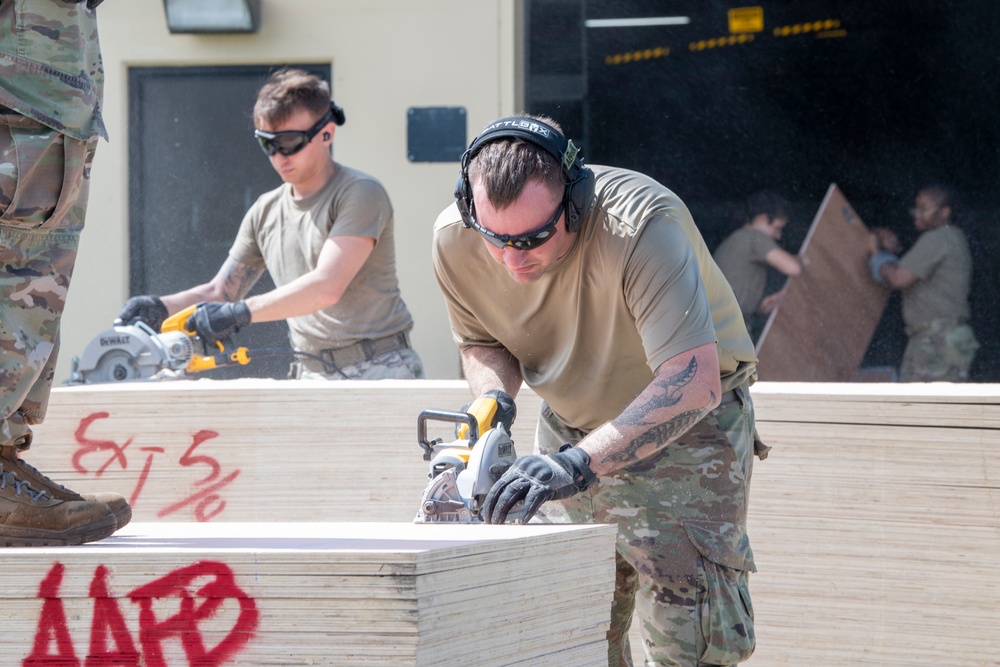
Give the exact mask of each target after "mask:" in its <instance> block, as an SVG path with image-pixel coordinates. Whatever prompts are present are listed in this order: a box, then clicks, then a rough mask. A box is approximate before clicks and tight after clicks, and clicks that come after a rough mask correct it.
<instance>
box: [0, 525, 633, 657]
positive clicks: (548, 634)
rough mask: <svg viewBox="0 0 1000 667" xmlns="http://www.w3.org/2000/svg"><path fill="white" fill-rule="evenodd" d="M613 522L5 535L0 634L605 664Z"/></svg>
mask: <svg viewBox="0 0 1000 667" xmlns="http://www.w3.org/2000/svg"><path fill="white" fill-rule="evenodd" d="M614 539H615V531H614V528H613V527H610V526H543V525H533V526H483V525H474V526H461V525H414V524H412V523H406V524H392V523H375V524H371V523H351V524H332V523H313V524H288V523H284V524H279V523H268V524H255V523H240V524H180V523H155V524H153V523H149V524H141V523H140V524H133V525H130V526H129V527H127V528H125V529H123V531H121V532H120V533H119V534H117V535H115V536H114V537H111V538H109V539H107V540H104V541H102V542H99V543H95V544H90V545H84V546H81V547H64V548H55V549H48V548H46V549H16V550H7V551H8V552H9V553H8V556H9V561H8V563H7V565H6V566H5V569H4V573H5V584H4V586H3V587H0V597H2V598H3V599H2V603H0V623H2V624H3V628H4V632H3V636H2V639H0V646H2V649H3V650H2V653H3V655H5V656H8V658H9V659H10V661H11V662H10V663H4V664H25V665H73V664H75V665H81V664H84V661H86V664H87V665H96V664H101V665H146V666H147V667H164V666H166V665H177V666H180V665H199V666H201V667H210V666H212V667H215V666H221V665H330V666H336V667H352V666H355V665H357V666H359V667H360V666H368V665H382V666H385V665H400V666H403V665H416V666H427V667H439V666H440V665H476V666H477V667H490V666H497V667H499V666H514V665H519V666H523V667H529V666H530V667H536V666H538V665H553V666H556V665H583V666H597V665H602V664H607V640H606V636H605V635H606V632H607V629H608V624H609V619H610V611H611V598H612V591H613V589H614V578H615V574H614ZM15 575H16V576H15Z"/></svg>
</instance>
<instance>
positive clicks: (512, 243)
mask: <svg viewBox="0 0 1000 667" xmlns="http://www.w3.org/2000/svg"><path fill="white" fill-rule="evenodd" d="M565 206H566V202H565V201H563V202H562V203H561V204H559V208H557V209H556V214H555V216H554V217H553V218H552V220H551V221H550V222H548V223H547V224H545V225H544V226H542V227H539V228H538V229H536V230H534V231H531V232H525V233H524V234H517V235H514V236H511V235H510V234H497V233H495V232H491V231H490V230H488V229H486V228H485V227H483V226H482V225H480V224H479V221H478V220H476V202H475V201H473V202H472V206H471V207H470V210H469V212H470V213H471V215H470V216H469V218H470V222H471V223H472V228H473V229H475V230H476V231H477V232H479V233H480V234H482V235H483V238H485V239H486V240H487V241H489V242H490V243H492V244H493V245H495V246H496V247H498V248H508V247H509V248H514V249H515V250H534V249H535V248H537V247H538V246H540V245H542V244H543V243H545V242H546V241H548V240H549V239H551V238H552V237H553V236H555V229H556V225H557V224H559V218H561V217H562V214H563V209H564V208H565Z"/></svg>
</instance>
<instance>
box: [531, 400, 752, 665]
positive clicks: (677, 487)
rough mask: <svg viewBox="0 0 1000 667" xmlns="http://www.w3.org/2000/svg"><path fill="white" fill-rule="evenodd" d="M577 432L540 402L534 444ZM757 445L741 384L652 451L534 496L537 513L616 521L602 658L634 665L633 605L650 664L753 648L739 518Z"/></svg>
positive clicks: (728, 658) (746, 552)
mask: <svg viewBox="0 0 1000 667" xmlns="http://www.w3.org/2000/svg"><path fill="white" fill-rule="evenodd" d="M583 436H584V434H583V433H582V432H580V431H577V430H575V429H571V428H568V427H566V426H565V425H563V424H561V423H560V422H559V421H558V420H557V419H556V417H555V416H554V415H553V414H552V412H551V410H549V408H548V406H547V405H545V404H544V403H543V404H542V414H541V417H540V418H539V422H538V428H537V432H536V442H535V447H536V452H537V453H542V454H550V453H553V452H556V451H557V450H558V449H559V446H560V445H562V444H563V443H565V442H572V443H576V442H578V441H579V440H581V439H582V438H583ZM754 447H755V429H754V413H753V404H752V402H751V400H750V395H749V392H748V391H746V389H745V388H741V389H737V390H736V392H729V393H727V395H726V398H725V400H724V402H723V404H722V405H720V406H719V407H718V408H716V409H715V410H714V411H713V412H712V413H711V414H709V415H708V416H707V417H705V419H703V420H702V421H701V422H699V423H698V424H696V425H695V426H694V428H692V429H691V431H689V432H688V433H686V434H685V435H684V437H683V438H682V439H681V440H680V441H677V442H675V443H673V444H671V445H669V446H667V447H666V448H665V449H664V450H663V451H662V452H660V453H659V454H657V455H656V456H653V457H651V458H650V459H647V460H645V461H641V462H640V463H638V464H636V465H633V466H630V467H628V468H625V469H623V470H620V471H617V472H615V473H614V474H612V475H608V476H605V477H601V478H599V482H600V483H599V484H595V485H593V486H591V488H589V489H588V490H587V491H584V492H583V493H579V494H577V495H576V496H573V497H571V498H569V499H567V500H563V501H550V502H548V503H545V504H543V505H542V507H541V509H540V510H539V514H538V516H540V520H542V521H547V522H553V523H608V524H617V525H618V543H617V576H616V583H615V597H614V602H613V605H612V614H611V627H610V630H609V631H608V664H609V666H610V667H619V666H623V665H624V666H631V665H632V658H631V648H630V646H629V640H628V631H629V626H630V625H631V622H632V616H633V614H634V613H637V616H638V619H639V621H640V623H641V627H640V628H639V630H640V636H641V637H642V640H643V644H644V646H643V649H644V651H645V655H646V661H645V664H646V665H647V666H650V667H652V666H654V665H676V666H683V667H696V666H700V665H733V664H736V663H738V662H741V661H743V660H746V659H747V658H749V657H750V655H751V654H752V653H753V650H754V645H755V634H754V626H753V607H752V605H751V603H750V593H749V588H748V578H749V576H748V575H749V573H750V572H754V571H756V568H755V566H754V561H753V553H752V551H751V549H750V542H749V539H748V537H747V533H746V518H747V503H748V498H749V491H750V475H751V471H752V468H753V463H752V461H753V455H754Z"/></svg>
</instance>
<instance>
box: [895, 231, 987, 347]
mask: <svg viewBox="0 0 1000 667" xmlns="http://www.w3.org/2000/svg"><path fill="white" fill-rule="evenodd" d="M899 264H900V266H902V267H903V268H905V269H907V270H909V271H910V272H911V273H913V274H914V275H915V276H917V278H919V279H920V280H918V281H917V282H915V283H913V284H912V285H910V286H909V287H907V288H906V289H904V290H903V292H902V294H903V323H904V324H906V328H907V330H912V329H914V328H918V329H919V328H920V327H921V326H923V325H926V324H929V323H930V322H931V321H932V320H936V319H968V317H969V286H970V284H971V283H972V253H971V252H970V251H969V242H968V240H966V238H965V233H964V232H963V231H962V230H961V229H959V228H958V227H954V226H951V225H949V226H946V227H938V228H937V229H931V230H929V231H926V232H924V233H923V234H921V235H920V236H919V238H917V242H916V243H915V244H913V247H912V248H910V250H909V252H907V253H906V254H905V255H903V258H902V259H901V260H900V262H899Z"/></svg>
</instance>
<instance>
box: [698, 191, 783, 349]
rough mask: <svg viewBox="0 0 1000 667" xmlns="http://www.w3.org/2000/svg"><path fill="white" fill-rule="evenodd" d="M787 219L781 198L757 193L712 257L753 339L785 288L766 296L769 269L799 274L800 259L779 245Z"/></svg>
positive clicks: (779, 299) (779, 300) (770, 193)
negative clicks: (738, 226) (724, 277)
mask: <svg viewBox="0 0 1000 667" xmlns="http://www.w3.org/2000/svg"><path fill="white" fill-rule="evenodd" d="M788 218H789V215H788V203H787V202H786V201H785V200H784V199H782V198H781V197H780V196H778V195H776V194H774V193H773V192H766V191H765V192H758V193H756V194H754V195H752V196H750V197H749V198H748V199H747V202H746V205H745V207H744V211H743V214H742V216H741V221H742V226H741V227H740V228H739V229H737V230H736V231H735V232H733V233H732V234H730V235H729V236H728V237H726V239H725V240H723V241H722V243H720V244H719V246H718V247H717V248H716V249H715V252H714V253H713V255H712V256H713V257H714V259H715V262H716V263H717V264H718V265H719V268H720V269H722V273H723V274H725V276H726V280H728V281H729V284H730V285H731V286H732V288H733V291H734V292H735V293H736V299H737V300H738V301H739V302H740V311H741V312H742V313H743V321H744V323H745V324H746V327H747V331H749V332H750V334H751V337H752V338H753V339H754V340H756V339H757V338H758V337H759V336H760V331H761V327H762V325H763V321H764V319H765V318H766V316H767V315H769V314H770V313H771V311H773V310H774V309H775V308H776V307H777V306H778V304H779V303H780V302H781V297H782V296H784V289H782V290H779V291H777V292H773V293H771V294H768V295H766V296H765V294H764V292H765V291H766V289H767V278H768V270H769V269H774V270H776V271H779V272H780V273H782V274H784V275H785V276H788V277H793V276H797V275H799V274H800V273H801V272H802V263H801V262H800V261H799V258H798V257H796V256H795V255H793V254H791V253H790V252H788V251H787V250H784V249H783V248H782V247H781V246H780V245H778V242H779V241H781V234H782V231H783V230H784V228H785V226H786V225H787V224H788Z"/></svg>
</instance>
